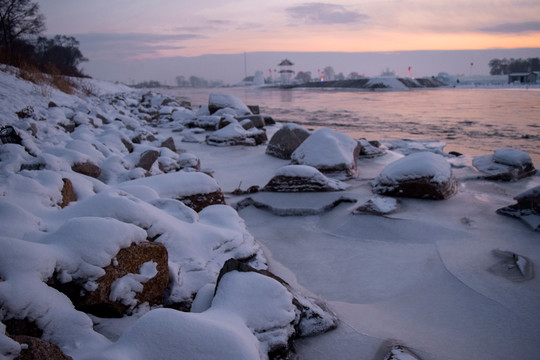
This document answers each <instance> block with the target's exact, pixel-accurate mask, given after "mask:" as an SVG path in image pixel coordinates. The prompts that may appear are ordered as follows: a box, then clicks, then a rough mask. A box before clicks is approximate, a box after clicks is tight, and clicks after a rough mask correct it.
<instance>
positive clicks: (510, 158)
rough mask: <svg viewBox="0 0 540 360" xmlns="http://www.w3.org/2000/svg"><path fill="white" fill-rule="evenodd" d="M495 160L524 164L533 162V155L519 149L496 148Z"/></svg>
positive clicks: (502, 162) (504, 163)
mask: <svg viewBox="0 0 540 360" xmlns="http://www.w3.org/2000/svg"><path fill="white" fill-rule="evenodd" d="M493 161H495V162H497V163H499V164H503V165H510V166H522V165H525V164H528V163H531V162H532V160H531V157H530V156H529V154H527V153H526V152H525V151H521V150H517V149H508V148H505V149H496V150H495V151H494V152H493Z"/></svg>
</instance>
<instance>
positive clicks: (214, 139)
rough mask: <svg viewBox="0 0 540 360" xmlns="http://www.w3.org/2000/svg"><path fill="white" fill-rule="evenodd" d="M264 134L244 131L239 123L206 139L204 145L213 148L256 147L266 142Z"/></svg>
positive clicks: (255, 131)
mask: <svg viewBox="0 0 540 360" xmlns="http://www.w3.org/2000/svg"><path fill="white" fill-rule="evenodd" d="M266 139H267V137H266V132H265V131H263V130H258V129H251V130H249V131H247V130H245V129H244V128H243V127H242V126H241V125H240V124H239V123H233V124H230V125H228V126H226V127H224V128H223V129H219V130H217V131H215V132H214V133H213V134H211V135H208V136H207V137H206V143H207V144H208V145H214V146H235V145H246V146H256V145H259V144H262V143H264V142H265V141H266Z"/></svg>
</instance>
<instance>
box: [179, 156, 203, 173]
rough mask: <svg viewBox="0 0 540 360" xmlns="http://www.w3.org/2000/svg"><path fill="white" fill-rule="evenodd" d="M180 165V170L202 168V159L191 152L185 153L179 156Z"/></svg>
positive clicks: (197, 169) (198, 169)
mask: <svg viewBox="0 0 540 360" xmlns="http://www.w3.org/2000/svg"><path fill="white" fill-rule="evenodd" d="M178 167H179V169H180V170H186V169H192V170H195V171H200V170H201V160H200V159H199V158H198V157H197V156H196V155H193V154H191V153H183V154H182V155H180V156H179V157H178Z"/></svg>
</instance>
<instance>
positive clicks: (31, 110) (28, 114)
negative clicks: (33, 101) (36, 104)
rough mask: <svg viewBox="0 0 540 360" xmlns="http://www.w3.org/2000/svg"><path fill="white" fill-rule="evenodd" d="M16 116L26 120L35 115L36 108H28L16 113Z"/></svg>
mask: <svg viewBox="0 0 540 360" xmlns="http://www.w3.org/2000/svg"><path fill="white" fill-rule="evenodd" d="M15 114H17V117H18V118H19V119H26V118H29V117H32V115H34V108H33V107H32V106H27V107H25V108H24V109H22V110H19V111H17V112H15Z"/></svg>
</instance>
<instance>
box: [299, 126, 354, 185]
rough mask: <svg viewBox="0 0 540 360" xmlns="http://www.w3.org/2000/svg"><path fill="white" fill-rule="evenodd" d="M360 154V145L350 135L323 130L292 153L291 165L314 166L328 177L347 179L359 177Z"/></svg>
mask: <svg viewBox="0 0 540 360" xmlns="http://www.w3.org/2000/svg"><path fill="white" fill-rule="evenodd" d="M359 153H360V145H359V144H358V142H357V141H356V140H354V139H353V138H351V137H350V136H349V135H346V134H342V133H339V132H337V131H334V130H331V129H328V128H322V129H319V130H317V131H315V132H314V133H313V134H311V135H310V136H309V137H308V138H307V139H306V140H304V142H303V143H302V144H300V146H299V147H298V148H297V149H296V150H295V151H294V152H293V153H292V155H291V163H292V164H299V165H309V166H313V167H314V168H317V169H318V170H319V171H320V172H322V173H324V174H326V175H331V176H333V177H338V178H340V179H346V178H351V177H356V176H358V168H357V164H356V162H357V160H358V154H359Z"/></svg>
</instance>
